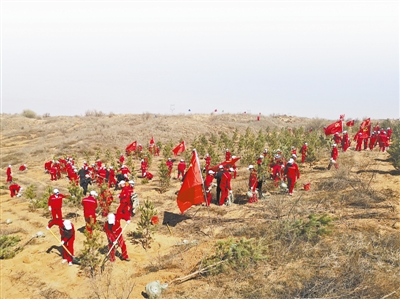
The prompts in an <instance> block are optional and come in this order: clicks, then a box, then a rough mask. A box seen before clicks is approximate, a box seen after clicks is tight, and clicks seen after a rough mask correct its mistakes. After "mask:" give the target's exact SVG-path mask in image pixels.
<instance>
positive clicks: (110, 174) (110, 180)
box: [108, 166, 117, 188]
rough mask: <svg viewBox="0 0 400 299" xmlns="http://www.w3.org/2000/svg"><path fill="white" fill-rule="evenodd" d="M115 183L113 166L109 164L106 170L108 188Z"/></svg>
mask: <svg viewBox="0 0 400 299" xmlns="http://www.w3.org/2000/svg"><path fill="white" fill-rule="evenodd" d="M116 184H117V180H116V179H115V171H114V167H112V166H110V168H109V170H108V188H111V187H115V185H116Z"/></svg>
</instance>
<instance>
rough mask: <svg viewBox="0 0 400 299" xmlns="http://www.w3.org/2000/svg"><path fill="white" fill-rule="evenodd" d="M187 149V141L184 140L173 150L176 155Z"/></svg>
mask: <svg viewBox="0 0 400 299" xmlns="http://www.w3.org/2000/svg"><path fill="white" fill-rule="evenodd" d="M185 150H186V146H185V141H182V142H181V143H179V144H178V145H177V146H176V147H175V148H174V149H173V150H172V152H173V153H174V156H177V155H179V154H180V153H182V152H184V151H185Z"/></svg>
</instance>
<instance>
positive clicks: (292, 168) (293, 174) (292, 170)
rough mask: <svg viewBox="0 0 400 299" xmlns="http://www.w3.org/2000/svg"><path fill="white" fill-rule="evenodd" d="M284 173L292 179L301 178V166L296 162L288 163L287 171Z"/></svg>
mask: <svg viewBox="0 0 400 299" xmlns="http://www.w3.org/2000/svg"><path fill="white" fill-rule="evenodd" d="M284 174H285V175H286V176H287V177H288V178H291V179H296V178H297V179H299V178H300V171H299V167H298V166H297V164H296V163H293V164H286V168H285V172H284Z"/></svg>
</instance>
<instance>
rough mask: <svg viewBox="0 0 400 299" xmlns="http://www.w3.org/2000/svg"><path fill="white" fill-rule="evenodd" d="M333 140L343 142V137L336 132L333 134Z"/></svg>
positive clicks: (337, 142) (338, 142)
mask: <svg viewBox="0 0 400 299" xmlns="http://www.w3.org/2000/svg"><path fill="white" fill-rule="evenodd" d="M332 139H333V142H334V143H336V144H342V137H340V135H339V133H338V132H336V133H335V134H334V135H333V138H332Z"/></svg>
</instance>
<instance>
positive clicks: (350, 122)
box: [346, 119, 354, 127]
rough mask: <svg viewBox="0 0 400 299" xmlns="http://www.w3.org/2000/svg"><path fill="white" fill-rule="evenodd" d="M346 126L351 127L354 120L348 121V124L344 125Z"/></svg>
mask: <svg viewBox="0 0 400 299" xmlns="http://www.w3.org/2000/svg"><path fill="white" fill-rule="evenodd" d="M346 126H348V127H352V126H354V119H353V120H350V121H348V122H347V123H346Z"/></svg>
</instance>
